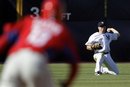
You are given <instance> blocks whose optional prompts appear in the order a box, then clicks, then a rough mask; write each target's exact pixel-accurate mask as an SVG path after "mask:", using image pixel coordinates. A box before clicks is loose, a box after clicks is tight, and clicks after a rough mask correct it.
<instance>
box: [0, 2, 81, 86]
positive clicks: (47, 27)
mask: <svg viewBox="0 0 130 87" xmlns="http://www.w3.org/2000/svg"><path fill="white" fill-rule="evenodd" d="M41 9H42V10H44V11H41V13H40V17H38V18H31V17H30V16H27V17H25V18H22V19H21V20H19V21H17V22H16V23H8V24H6V25H5V26H4V31H3V34H2V35H1V36H0V52H2V51H3V50H4V48H5V47H6V46H7V45H9V44H11V43H13V45H12V46H11V48H10V49H9V52H8V55H7V60H6V61H5V64H4V67H3V71H2V76H1V82H0V87H54V82H53V80H52V78H51V76H50V75H51V74H50V71H49V68H48V65H47V63H48V61H47V59H48V56H47V50H48V49H50V48H52V49H54V50H55V49H56V50H57V49H58V50H64V52H66V54H67V55H69V56H70V58H72V59H70V60H71V61H70V62H69V63H70V67H71V71H70V75H69V77H68V79H67V80H66V81H65V82H63V83H62V86H63V87H69V86H70V84H71V83H72V81H73V80H74V78H75V76H76V74H77V71H78V59H79V55H78V52H77V48H76V45H75V43H74V41H73V38H72V36H71V34H70V33H69V31H68V30H67V28H66V27H65V26H64V24H63V23H62V22H61V20H60V18H61V13H60V9H61V7H60V4H59V2H58V0H44V3H43V4H42V7H41ZM66 50H67V51H66Z"/></svg>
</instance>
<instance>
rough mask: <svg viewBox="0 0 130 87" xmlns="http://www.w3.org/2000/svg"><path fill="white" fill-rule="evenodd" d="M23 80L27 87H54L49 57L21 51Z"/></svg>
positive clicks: (29, 51)
mask: <svg viewBox="0 0 130 87" xmlns="http://www.w3.org/2000/svg"><path fill="white" fill-rule="evenodd" d="M21 52H23V53H21V56H22V59H23V60H24V61H22V62H23V63H21V68H22V71H21V72H22V76H21V77H22V80H23V81H24V82H25V84H26V85H27V87H54V84H53V80H52V79H51V76H50V71H49V67H48V64H47V60H46V59H47V57H46V56H45V55H44V56H43V55H42V54H39V53H36V52H33V51H31V50H24V51H21Z"/></svg>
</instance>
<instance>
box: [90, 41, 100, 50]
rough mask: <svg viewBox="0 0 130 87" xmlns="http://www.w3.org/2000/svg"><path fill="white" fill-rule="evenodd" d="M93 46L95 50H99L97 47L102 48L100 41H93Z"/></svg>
mask: <svg viewBox="0 0 130 87" xmlns="http://www.w3.org/2000/svg"><path fill="white" fill-rule="evenodd" d="M91 48H92V49H93V50H97V49H102V46H101V44H100V43H99V42H93V43H91Z"/></svg>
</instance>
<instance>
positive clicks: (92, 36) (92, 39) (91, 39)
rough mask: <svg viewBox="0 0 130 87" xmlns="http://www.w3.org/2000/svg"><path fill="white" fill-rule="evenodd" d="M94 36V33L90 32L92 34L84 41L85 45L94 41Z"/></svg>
mask: <svg viewBox="0 0 130 87" xmlns="http://www.w3.org/2000/svg"><path fill="white" fill-rule="evenodd" d="M95 36H96V33H94V34H92V35H91V36H90V37H89V39H88V41H87V42H86V43H85V45H89V44H91V43H92V42H93V41H94V39H95Z"/></svg>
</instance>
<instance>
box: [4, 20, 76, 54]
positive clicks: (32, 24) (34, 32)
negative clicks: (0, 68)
mask: <svg viewBox="0 0 130 87" xmlns="http://www.w3.org/2000/svg"><path fill="white" fill-rule="evenodd" d="M4 31H5V33H10V32H12V31H13V32H17V35H18V36H17V37H18V38H17V40H16V41H15V43H14V44H13V46H12V47H11V49H10V50H9V53H12V52H15V51H17V50H19V49H22V48H31V49H32V50H34V51H37V52H40V53H43V52H44V51H46V50H47V49H48V48H56V49H57V48H58V49H59V48H60V49H62V48H63V47H64V46H65V45H66V46H69V48H71V49H72V51H75V50H76V49H75V46H74V44H75V43H74V42H73V39H72V37H71V35H70V33H69V32H68V31H67V29H66V27H65V26H64V25H62V24H61V23H59V22H57V21H54V20H49V19H46V20H43V19H41V18H36V19H33V18H30V17H26V18H25V19H22V20H21V21H19V22H16V24H14V25H13V26H12V27H8V28H5V30H4ZM5 39H8V38H5ZM5 39H4V40H5ZM7 42H8V40H7ZM75 52H76V51H75ZM75 52H74V53H75Z"/></svg>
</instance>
